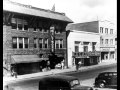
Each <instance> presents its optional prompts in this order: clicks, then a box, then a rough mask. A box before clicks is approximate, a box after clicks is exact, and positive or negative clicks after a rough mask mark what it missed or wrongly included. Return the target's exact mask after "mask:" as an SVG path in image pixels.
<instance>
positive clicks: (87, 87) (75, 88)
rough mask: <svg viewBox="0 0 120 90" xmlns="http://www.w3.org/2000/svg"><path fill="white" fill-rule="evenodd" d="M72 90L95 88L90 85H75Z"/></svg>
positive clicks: (90, 89) (91, 89)
mask: <svg viewBox="0 0 120 90" xmlns="http://www.w3.org/2000/svg"><path fill="white" fill-rule="evenodd" d="M72 90H93V88H92V87H90V86H81V85H77V86H75V87H73V88H72Z"/></svg>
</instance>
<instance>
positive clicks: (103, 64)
mask: <svg viewBox="0 0 120 90" xmlns="http://www.w3.org/2000/svg"><path fill="white" fill-rule="evenodd" d="M115 63H117V62H116V61H114V62H101V63H99V64H97V65H92V66H84V67H81V68H80V72H82V71H86V70H90V69H96V68H99V67H103V66H109V65H112V64H115ZM74 71H76V68H75V67H72V68H67V69H52V70H50V71H46V72H38V73H32V74H25V75H18V76H17V78H15V77H3V80H5V81H9V80H22V79H28V78H34V77H37V76H45V75H52V74H59V73H66V72H67V73H68V72H74Z"/></svg>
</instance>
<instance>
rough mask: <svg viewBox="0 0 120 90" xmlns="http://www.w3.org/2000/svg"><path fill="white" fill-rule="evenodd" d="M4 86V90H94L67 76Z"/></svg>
mask: <svg viewBox="0 0 120 90" xmlns="http://www.w3.org/2000/svg"><path fill="white" fill-rule="evenodd" d="M28 84H29V85H28ZM25 85H26V86H25ZM3 86H4V87H3V90H93V87H90V86H81V85H80V81H79V79H78V78H76V77H72V76H66V75H49V76H44V77H43V76H42V77H37V78H31V80H30V79H26V80H25V79H23V80H16V81H14V80H13V81H12V82H9V83H3Z"/></svg>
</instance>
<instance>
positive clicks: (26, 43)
mask: <svg viewBox="0 0 120 90" xmlns="http://www.w3.org/2000/svg"><path fill="white" fill-rule="evenodd" d="M24 44H25V48H28V38H24Z"/></svg>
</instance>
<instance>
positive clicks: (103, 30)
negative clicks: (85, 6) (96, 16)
mask: <svg viewBox="0 0 120 90" xmlns="http://www.w3.org/2000/svg"><path fill="white" fill-rule="evenodd" d="M98 25H99V27H98V28H99V33H100V51H101V60H102V61H112V60H115V37H116V33H115V32H116V30H115V25H114V23H112V22H110V21H107V20H105V21H99V22H98Z"/></svg>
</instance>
